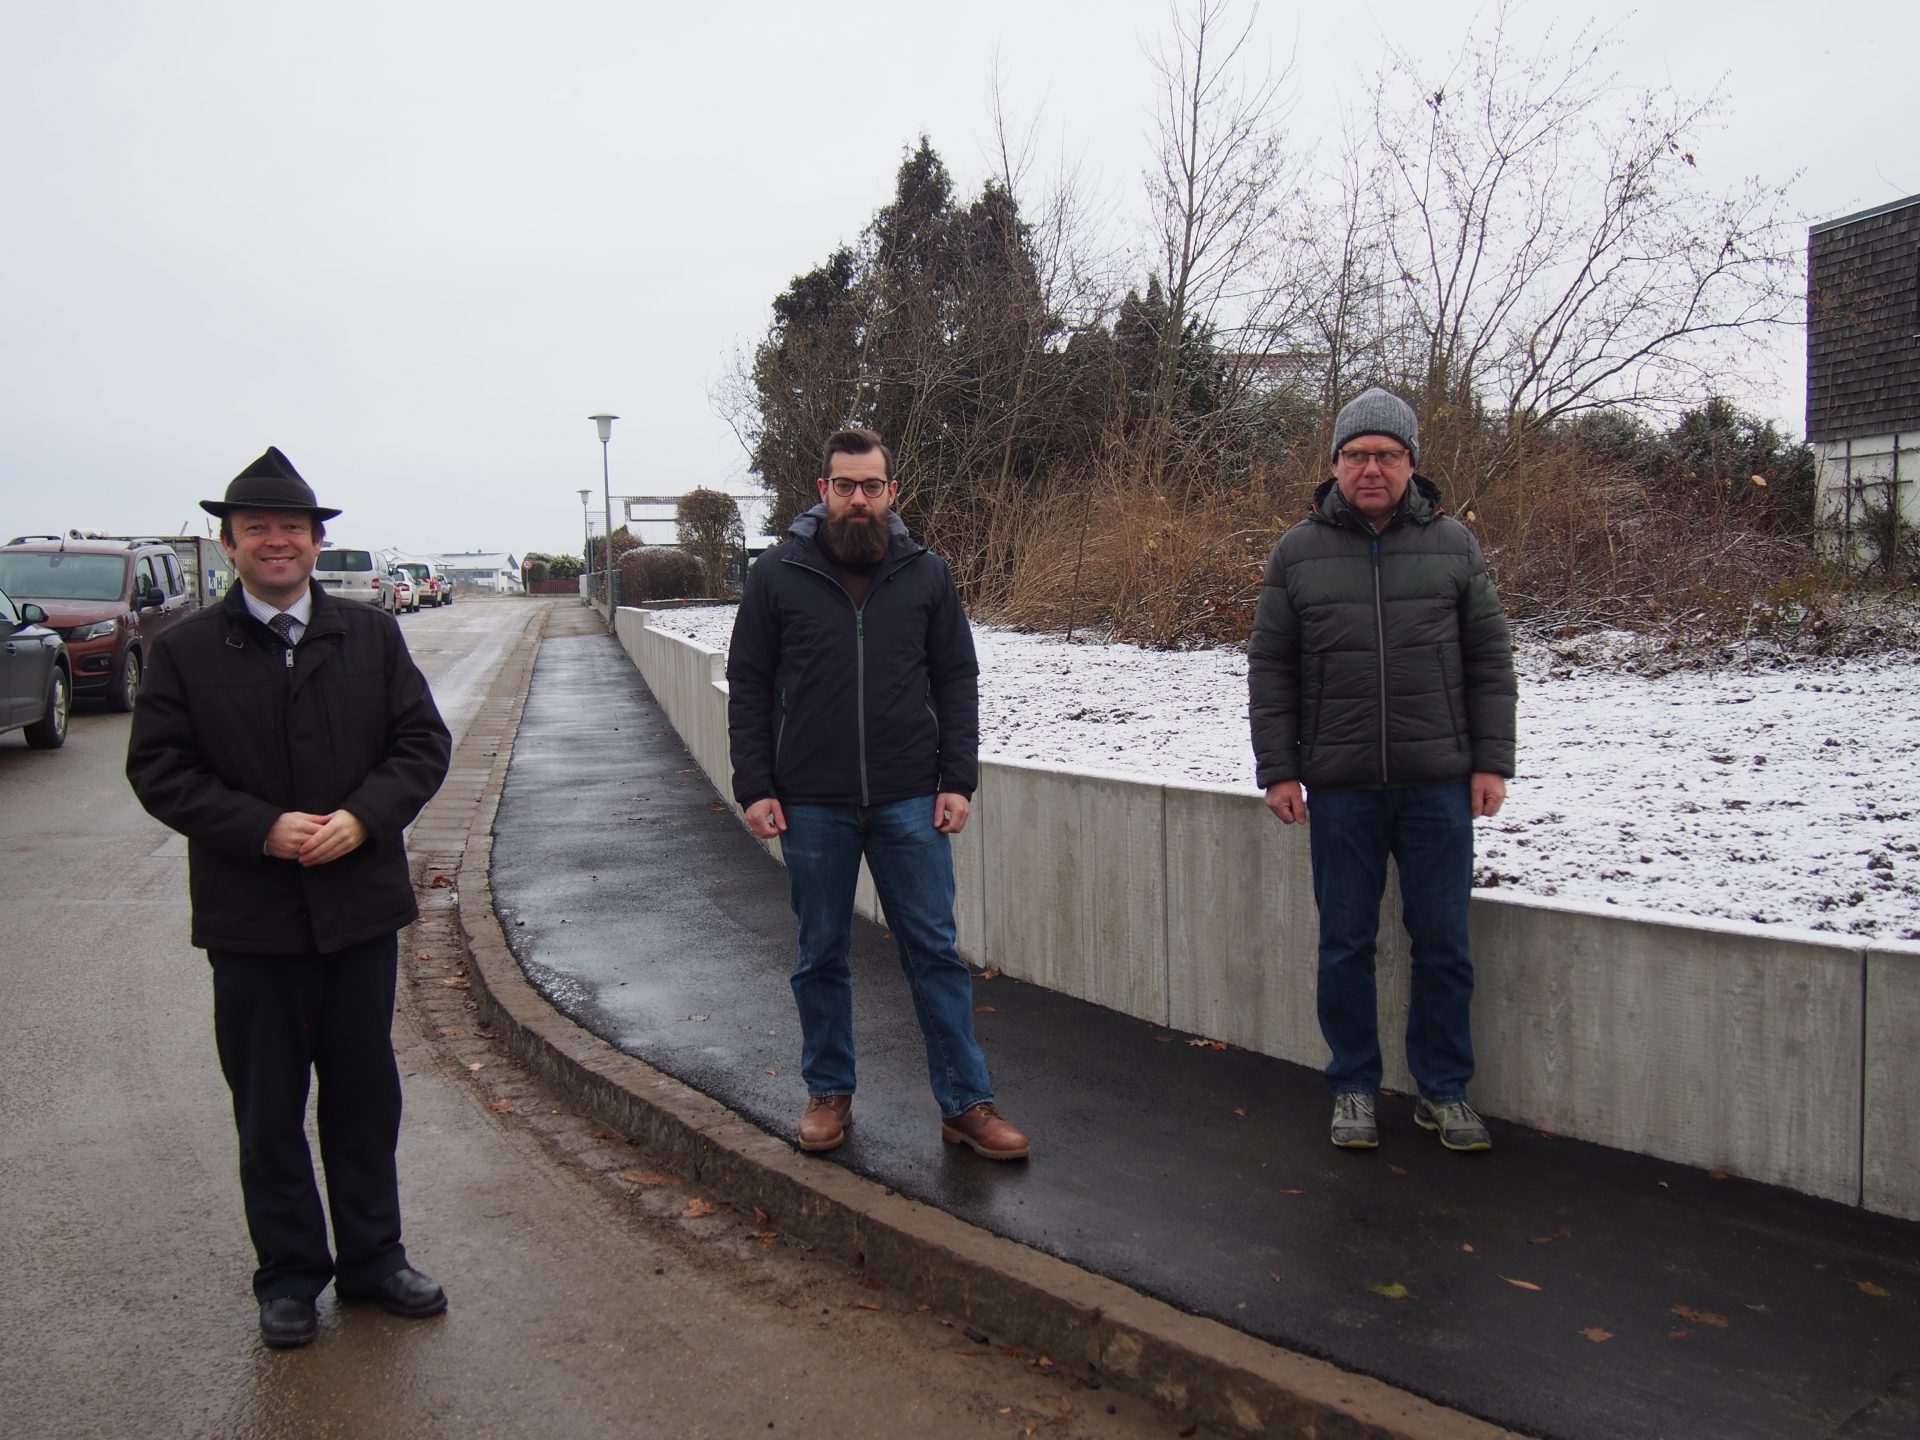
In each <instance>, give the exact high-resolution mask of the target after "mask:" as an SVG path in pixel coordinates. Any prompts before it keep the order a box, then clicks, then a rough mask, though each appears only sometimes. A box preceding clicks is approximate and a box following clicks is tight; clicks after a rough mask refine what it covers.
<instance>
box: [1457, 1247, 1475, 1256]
mask: <svg viewBox="0 0 1920 1440" xmlns="http://www.w3.org/2000/svg"><path fill="white" fill-rule="evenodd" d="M1460 1248H1461V1249H1462V1250H1464V1251H1466V1252H1467V1254H1469V1255H1471V1254H1473V1246H1471V1245H1462V1246H1461V1247H1460Z"/></svg>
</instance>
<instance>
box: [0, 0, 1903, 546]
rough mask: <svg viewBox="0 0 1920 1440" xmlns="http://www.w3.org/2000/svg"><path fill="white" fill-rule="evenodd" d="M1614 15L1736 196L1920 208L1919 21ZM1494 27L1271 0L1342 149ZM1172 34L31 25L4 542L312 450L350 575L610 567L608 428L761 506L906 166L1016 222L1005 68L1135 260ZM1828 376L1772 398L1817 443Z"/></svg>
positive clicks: (146, 8)
mask: <svg viewBox="0 0 1920 1440" xmlns="http://www.w3.org/2000/svg"><path fill="white" fill-rule="evenodd" d="M1245 8H1246V7H1245V6H1244V5H1243V6H1242V7H1241V13H1244V10H1245ZM1560 8H1561V7H1560V6H1558V5H1549V4H1545V3H1540V0H1535V3H1534V4H1532V5H1531V6H1530V7H1525V8H1523V9H1522V10H1521V13H1520V19H1519V22H1518V24H1519V26H1520V28H1521V29H1522V30H1523V32H1526V33H1529V34H1537V33H1538V32H1539V31H1540V29H1541V28H1542V27H1543V26H1544V25H1545V24H1546V23H1547V21H1548V20H1549V19H1550V18H1551V17H1552V15H1553V14H1554V13H1555V12H1556V11H1558V10H1559V9H1560ZM1592 10H1593V13H1596V14H1598V15H1599V16H1600V18H1601V20H1602V21H1603V22H1608V23H1611V22H1614V21H1617V22H1618V27H1619V28H1618V30H1617V34H1618V35H1619V37H1620V38H1621V40H1622V41H1623V42H1624V43H1623V44H1622V46H1621V48H1620V49H1619V51H1618V52H1617V55H1616V59H1617V63H1618V67H1619V68H1620V70H1621V72H1622V75H1623V78H1624V79H1625V80H1626V81H1628V82H1630V83H1633V84H1636V85H1638V84H1669V83H1670V84H1672V85H1673V86H1675V87H1677V88H1679V89H1681V90H1683V91H1686V92H1688V93H1693V94H1702V95H1703V94H1705V93H1706V92H1708V91H1710V90H1712V89H1713V88H1715V86H1716V85H1717V86H1719V87H1720V88H1721V90H1722V93H1723V97H1724V99H1725V102H1726V117H1725V118H1726V128H1725V129H1723V130H1721V131H1720V132H1718V133H1717V134H1714V135H1711V136H1709V137H1707V139H1706V140H1705V142H1704V143H1703V144H1702V146H1700V147H1699V150H1698V154H1699V160H1700V165H1701V167H1702V168H1703V170H1704V171H1705V173H1706V175H1707V176H1708V178H1709V180H1710V181H1711V182H1712V183H1714V184H1715V185H1716V186H1718V185H1719V184H1721V183H1722V182H1723V181H1724V183H1725V184H1726V185H1728V186H1731V185H1732V184H1733V183H1735V182H1736V181H1737V180H1738V179H1739V178H1740V177H1742V176H1745V175H1758V176H1761V177H1762V178H1764V179H1767V180H1771V181H1775V182H1780V183H1785V182H1787V181H1788V180H1789V179H1791V177H1793V176H1794V175H1795V173H1796V172H1801V173H1800V178H1799V179H1798V180H1795V181H1793V183H1792V186H1791V190H1790V195H1791V199H1792V203H1793V206H1794V209H1795V210H1796V212H1798V213H1799V214H1801V215H1803V216H1805V217H1808V218H1811V219H1827V218H1832V217H1834V216H1838V215H1843V214H1847V213H1850V212H1851V211H1854V210H1858V209H1862V208H1866V207H1869V206H1874V205H1878V204H1882V203H1884V202H1886V201H1889V200H1894V199H1899V198H1902V197H1904V196H1907V195H1911V194H1913V193H1915V192H1916V191H1920V144H1917V143H1916V140H1915V136H1916V126H1915V123H1914V120H1913V117H1912V110H1911V104H1912V101H1911V93H1910V92H1911V86H1910V85H1907V84H1905V83H1903V81H1902V80H1901V75H1902V74H1903V73H1904V72H1903V70H1902V66H1903V65H1905V64H1907V62H1908V61H1910V59H1911V57H1912V55H1913V54H1914V52H1915V49H1916V41H1920V20H1917V19H1916V18H1915V17H1916V15H1917V14H1920V8H1917V7H1915V6H1914V5H1912V4H1911V3H1910V0H1888V3H1872V0H1828V3H1822V4H1817V5H1809V4H1806V3H1795V4H1786V3H1778V4H1776V3H1753V4H1747V5H1744V6H1738V7H1735V6H1729V5H1726V4H1725V3H1724V0H1663V3H1661V4H1658V5H1654V6H1650V7H1648V8H1647V9H1646V10H1645V11H1643V12H1638V13H1636V12H1634V11H1632V10H1631V9H1629V8H1628V7H1626V6H1620V7H1618V8H1616V7H1614V6H1613V5H1611V4H1610V3H1609V0H1597V3H1596V5H1595V6H1593V7H1592ZM1476 13H1477V10H1476V7H1474V6H1471V5H1466V4H1461V5H1454V4H1449V3H1445V0H1439V3H1436V0H1423V3H1399V0H1376V3H1367V0H1356V3H1354V4H1351V5H1344V6H1335V5H1328V4H1326V3H1324V0H1322V3H1318V4H1315V5H1313V6H1310V7H1295V6H1292V5H1287V4H1279V3H1273V0H1268V3H1267V4H1266V5H1265V6H1264V7H1263V8H1262V10H1261V12H1260V17H1259V40H1260V43H1261V45H1262V46H1263V47H1264V49H1266V50H1270V51H1271V53H1272V54H1273V55H1274V57H1275V59H1276V61H1277V62H1278V61H1284V59H1285V57H1286V56H1287V54H1288V53H1289V52H1296V53H1297V56H1298V61H1297V70H1296V84H1295V87H1294V90H1295V95H1296V102H1295V108H1294V111H1293V116H1292V121H1291V129H1292V131H1293V133H1294V134H1295V135H1296V136H1297V137H1301V138H1306V137H1310V136H1314V135H1317V134H1330V133H1331V132H1332V130H1333V129H1334V126H1335V120H1334V116H1335V114H1336V112H1337V107H1338V104H1339V103H1340V101H1341V99H1342V97H1343V96H1345V97H1347V98H1348V99H1351V98H1352V96H1353V94H1354V92H1355V90H1356V88H1357V83H1356V80H1355V76H1356V73H1357V67H1360V66H1364V65H1367V64H1368V63H1369V57H1371V56H1372V55H1373V54H1374V53H1376V51H1377V49H1378V47H1379V43H1380V37H1381V36H1383V35H1385V36H1390V37H1392V38H1393V39H1394V40H1396V41H1397V42H1399V43H1401V44H1404V45H1407V46H1409V47H1411V48H1413V49H1414V50H1416V51H1419V50H1422V49H1425V50H1432V51H1444V50H1450V49H1452V48H1454V47H1455V46H1456V45H1457V44H1458V42H1459V40H1460V38H1461V35H1462V33H1463V31H1464V29H1465V27H1466V26H1467V25H1468V24H1469V23H1470V22H1471V21H1472V18H1473V17H1474V15H1475V14H1476ZM1168 29H1169V23H1168V10H1167V7H1166V5H1165V4H1164V3H1162V0H1098V3H1095V0H1070V3H1069V0H1058V3H1049V0H970V3H967V4H952V5H900V4H879V3H868V0H858V3H851V0H847V3H836V0H826V3H822V4H815V5H806V6H802V5H794V4H791V3H784V4H773V3H766V4H762V3H752V4H744V3H743V4H728V3H724V0H716V3H713V4H711V5H709V6H707V7H704V8H698V7H692V6H685V7H683V6H672V7H667V6H648V5H638V4H634V3H632V0H621V3H602V0H547V3H545V4H541V5H528V4H525V3H513V4H504V3H492V0H433V3H427V0H375V3H367V0H326V3H324V4H306V3H287V0H265V3H263V0H61V3H58V4H53V3H45V4H35V3H29V0H12V3H9V4H8V5H7V7H6V24H5V26H4V30H3V31H0V33H3V34H4V37H5V47H4V51H3V52H0V131H3V132H4V134H5V135H6V137H7V139H6V142H5V144H4V145H3V146H0V532H4V534H8V535H10V534H16V533H20V532H23V531H57V530H61V529H65V528H66V527H69V526H75V527H79V528H82V529H100V530H108V531H129V530H144V529H157V530H166V531H174V530H178V529H179V528H180V527H181V526H182V525H183V524H185V525H190V526H192V527H194V528H198V527H199V525H200V522H201V520H202V518H203V517H202V513H201V512H200V510H199V509H198V507H197V505H196V502H197V501H198V500H200V499H201V498H204V497H213V496H218V495H219V494H220V493H221V492H222V490H223V489H224V487H225V484H226V482H227V480H228V479H229V478H230V477H231V476H232V475H233V474H234V473H235V472H236V471H238V470H239V469H241V468H242V467H243V466H244V465H245V464H246V463H247V462H248V461H249V460H251V459H252V458H253V457H254V456H255V455H257V454H258V453H259V452H260V451H261V450H263V449H264V448H265V447H266V446H267V445H269V444H275V445H278V446H280V448H281V449H283V450H284V451H286V452H287V454H288V455H289V456H290V457H291V458H292V460H293V462H294V464H295V465H297V466H298V467H299V468H300V470H301V472H302V473H303V474H304V475H305V476H306V477H307V479H308V480H309V481H310V482H311V483H312V484H313V486H314V487H315V489H316V490H317V491H318V492H319V495H320V498H321V499H322V501H323V502H325V503H327V504H330V505H336V506H339V507H341V508H342V509H343V510H344V511H345V512H346V513H345V514H344V515H343V516H342V517H341V518H340V519H339V520H337V521H335V522H334V524H333V527H332V528H333V532H334V538H336V539H338V540H342V541H349V542H353V543H359V544H391V545H398V546H401V547H404V548H407V549H410V550H416V551H422V550H424V551H442V550H467V549H510V550H513V551H515V552H516V553H518V552H523V551H526V550H559V549H575V550H577V549H578V548H579V545H580V539H581V524H582V516H581V507H580V501H579V498H578V494H577V492H578V490H579V489H581V488H583V487H588V488H591V489H592V490H593V492H594V496H593V504H594V507H595V510H596V515H597V511H598V507H599V504H600V496H599V491H600V484H601V475H600V461H601V457H600V453H599V451H600V446H599V443H598V441H597V440H596V439H595V438H594V429H593V426H592V425H591V424H590V423H589V422H588V421H587V419H586V417H587V416H588V415H589V414H590V413H592V412H594V411H596V410H609V411H613V412H615V413H617V414H619V415H620V416H621V419H620V421H619V422H618V423H617V424H616V425H615V426H614V436H613V443H612V447H611V450H610V452H609V457H610V460H611V469H612V489H613V492H614V494H615V495H616V496H618V495H620V494H623V493H624V494H667V493H679V492H680V491H683V490H686V489H689V488H691V487H693V486H694V485H699V484H706V485H714V486H723V487H725V488H733V489H744V488H746V487H747V485H748V483H749V479H748V476H747V474H746V469H745V457H744V455H743V453H742V452H741V450H740V447H739V445H738V444H737V443H736V441H735V440H734V438H733V436H732V434H731V432H730V431H729V430H728V429H727V427H726V426H725V425H724V424H723V423H722V422H721V421H720V420H719V419H718V418H716V416H715V414H714V412H713V408H712V406H711V404H710V402H709V399H708V395H709V390H710V388H711V387H712V385H713V383H714V381H715V380H716V379H717V378H718V377H719V376H720V375H721V374H722V373H723V372H724V371H725V370H727V369H728V367H729V366H731V365H732V363H733V360H734V357H735V355H736V354H738V353H740V352H742V351H745V350H750V349H751V347H752V345H753V343H754V342H755V341H756V340H757V339H758V338H759V337H760V336H761V335H762V334H763V333H764V331H765V328H766V324H767V320H768V305H769V302H770V301H771V300H772V298H773V296H774V295H775V294H776V293H778V292H779V291H780V290H781V289H782V288H784V286H785V285H786V283H787V282H788V280H789V279H790V278H791V277H792V276H793V275H795V274H796V273H798V272H800V271H803V270H806V269H809V268H811V267H812V266H814V265H816V264H818V263H819V262H820V261H821V260H822V259H824V258H825V256H826V255H827V254H828V253H829V252H830V251H831V250H832V249H833V248H834V247H835V246H836V245H838V244H840V243H843V242H847V241H851V240H853V239H854V238H855V237H856V236H857V234H858V232H859V230H860V228H861V227H862V225H863V224H864V223H865V222H866V220H867V219H868V218H869V217H870V216H871V214H872V213H873V211H874V209H875V208H876V207H877V206H879V205H881V204H883V203H884V202H885V201H886V199H887V198H888V195H889V193H890V191H891V187H892V182H893V177H894V172H895V170H896V169H897V167H898V165H899V162H900V159H901V157H902V154H903V151H904V149H905V148H906V147H909V146H910V145H911V144H912V143H913V142H914V141H915V139H916V137H917V136H918V135H919V134H920V133H921V132H925V133H926V134H927V135H928V136H929V137H930V138H931V140H932V142H933V144H934V147H935V148H936V149H937V150H938V151H939V152H940V154H941V155H942V156H943V158H944V159H945V160H946V161H947V163H948V165H949V166H950V168H951V169H952V170H953V172H954V174H955V178H956V181H957V182H958V185H959V187H960V189H961V191H962V192H963V193H972V192H973V191H975V190H976V189H977V187H978V185H979V183H980V180H981V178H982V177H983V176H984V175H985V174H986V173H987V162H986V155H987V152H988V147H989V142H990V137H991V125H990V119H989V90H990V85H991V79H992V75H993V72H994V66H995V63H996V60H995V57H996V54H997V56H998V65H999V69H1000V73H1001V77H1002V85H1003V90H1004V92H1005V95H1006V98H1007V101H1008V104H1009V106H1010V108H1011V109H1012V110H1013V111H1014V112H1015V113H1016V114H1017V115H1019V116H1023V117H1026V118H1029V119H1031V118H1033V117H1035V116H1037V117H1038V126H1039V128H1038V131H1037V134H1038V137H1039V140H1040V144H1041V149H1042V156H1041V161H1042V168H1043V169H1044V168H1048V167H1050V166H1051V165H1053V164H1054V163H1055V161H1056V160H1057V158H1058V157H1059V156H1061V155H1065V156H1067V157H1068V158H1069V159H1071V160H1072V161H1074V162H1076V163H1077V164H1078V165H1080V167H1081V168H1082V170H1083V172H1084V174H1085V175H1086V176H1087V177H1088V178H1089V179H1090V180H1091V181H1092V182H1093V183H1094V185H1095V188H1096V189H1097V191H1098V193H1099V194H1101V195H1102V196H1103V197H1104V198H1105V200H1106V202H1107V212H1106V213H1107V215H1108V223H1109V224H1110V226H1111V227H1112V230H1113V234H1114V236H1115V237H1116V241H1118V240H1124V239H1125V238H1126V237H1127V236H1128V234H1130V233H1131V232H1130V230H1129V227H1130V226H1132V225H1135V224H1137V221H1138V217H1139V214H1140V194H1141V186H1140V179H1139V177H1140V173H1141V171H1142V169H1143V167H1144V166H1145V165H1146V164H1147V163H1148V161H1149V159H1150V140H1149V130H1150V125H1151V118H1150V112H1151V109H1152V106H1153V102H1154V98H1155V95H1154V77H1153V71H1152V68H1151V65H1150V62H1149V60H1148V55H1147V52H1148V51H1149V49H1152V48H1155V47H1157V46H1158V45H1160V44H1161V43H1163V41H1164V38H1165V36H1166V34H1167V32H1168ZM1800 343H1801V342H1800V340H1799V338H1798V337H1797V336H1789V337H1787V338H1786V340H1785V342H1784V344H1783V347H1782V358H1781V359H1780V360H1779V362H1778V363H1777V364H1776V366H1775V367H1774V368H1775V370H1776V372H1777V373H1778V374H1779V375H1780V376H1781V379H1780V382H1779V385H1778V387H1777V391H1776V393H1775V394H1773V395H1772V396H1770V397H1765V398H1758V397H1757V404H1758V406H1759V408H1762V409H1763V410H1764V411H1765V413H1768V414H1772V415H1776V416H1778V417H1780V418H1782V419H1783V420H1785V421H1786V422H1788V424H1789V425H1790V427H1791V428H1792V430H1793V431H1794V433H1795V434H1798V433H1799V429H1800V413H1801V411H1800V407H1801V405H1802V403H1803V401H1802V395H1801V392H1800V388H1799V380H1798V374H1797V371H1798V355H1799V347H1800ZM617 523H618V520H617V519H616V524H617Z"/></svg>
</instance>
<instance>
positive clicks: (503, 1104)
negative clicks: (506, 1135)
mask: <svg viewBox="0 0 1920 1440" xmlns="http://www.w3.org/2000/svg"><path fill="white" fill-rule="evenodd" d="M487 1109H489V1110H491V1111H493V1113H494V1114H496V1115H511V1114H513V1101H511V1100H496V1101H494V1102H493V1103H492V1104H491V1105H489V1106H487Z"/></svg>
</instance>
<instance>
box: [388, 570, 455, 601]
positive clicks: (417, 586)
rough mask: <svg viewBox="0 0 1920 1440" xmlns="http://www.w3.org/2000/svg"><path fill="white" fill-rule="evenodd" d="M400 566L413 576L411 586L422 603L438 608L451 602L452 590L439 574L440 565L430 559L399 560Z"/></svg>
mask: <svg viewBox="0 0 1920 1440" xmlns="http://www.w3.org/2000/svg"><path fill="white" fill-rule="evenodd" d="M397 563H398V564H399V566H400V568H401V569H402V570H404V571H406V572H407V573H408V574H409V575H411V576H412V577H413V588H414V592H415V594H416V595H417V596H418V597H419V600H420V603H421V604H422V605H431V606H432V607H433V608H434V609H436V610H438V609H439V608H440V607H441V606H442V605H451V604H452V603H453V591H452V590H451V589H450V588H449V587H448V586H447V585H446V584H445V582H444V581H443V580H442V579H441V576H440V567H439V566H438V565H436V564H434V563H433V561H431V560H401V561H398V562H397Z"/></svg>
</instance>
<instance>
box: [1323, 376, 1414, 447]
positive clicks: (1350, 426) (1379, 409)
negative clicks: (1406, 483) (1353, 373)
mask: <svg viewBox="0 0 1920 1440" xmlns="http://www.w3.org/2000/svg"><path fill="white" fill-rule="evenodd" d="M1356 435H1391V436H1392V437H1393V438H1394V439H1396V440H1398V441H1399V442H1400V443H1401V444H1402V445H1404V446H1406V447H1407V453H1408V454H1409V455H1411V456H1412V457H1413V459H1414V461H1415V463H1416V464H1417V463H1418V462H1419V459H1420V421H1419V420H1418V419H1417V418H1415V416H1414V413H1413V407H1412V406H1411V405H1409V404H1407V402H1406V401H1404V400H1402V399H1401V398H1400V397H1399V396H1398V395H1390V394H1388V393H1387V392H1386V391H1385V390H1382V389H1381V388H1380V387H1379V386H1378V385H1376V386H1374V387H1373V388H1372V389H1371V390H1366V391H1362V392H1361V393H1360V394H1358V395H1356V396H1354V397H1353V399H1351V400H1349V401H1348V402H1347V404H1346V408H1345V409H1343V410H1341V412H1340V415H1339V418H1338V419H1336V420H1335V421H1334V422H1333V453H1334V454H1335V455H1336V456H1337V455H1338V454H1339V453H1340V449H1341V447H1342V446H1343V445H1345V444H1346V443H1347V441H1349V440H1351V439H1353V437H1354V436H1356Z"/></svg>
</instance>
